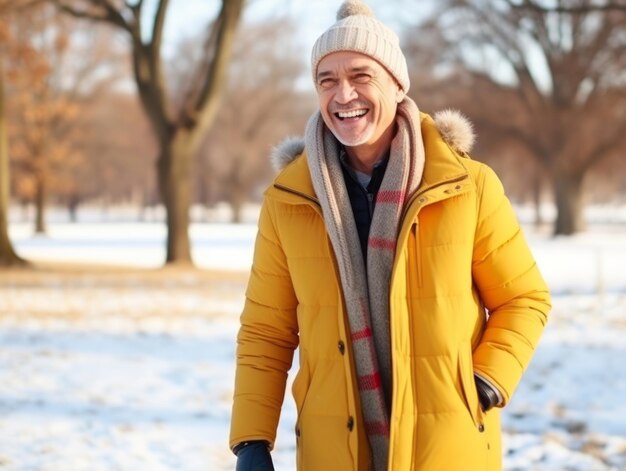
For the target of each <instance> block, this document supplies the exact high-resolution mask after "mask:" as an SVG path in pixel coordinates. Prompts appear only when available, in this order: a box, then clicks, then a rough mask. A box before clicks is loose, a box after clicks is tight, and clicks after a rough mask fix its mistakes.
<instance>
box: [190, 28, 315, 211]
mask: <svg viewBox="0 0 626 471" xmlns="http://www.w3.org/2000/svg"><path fill="white" fill-rule="evenodd" d="M294 34H295V26H294V25H293V24H292V23H290V22H289V21H288V20H282V19H281V20H267V21H265V22H263V23H259V24H249V25H247V26H246V28H245V29H243V28H242V29H241V30H240V32H239V34H238V37H237V43H236V46H235V49H234V51H233V57H232V62H231V77H232V79H231V80H230V81H229V84H228V87H227V90H226V93H225V95H224V100H223V103H224V106H223V107H222V108H221V110H220V120H219V122H217V123H216V124H215V126H214V128H213V130H212V131H211V133H210V134H209V135H208V136H207V141H210V142H211V145H210V146H206V151H205V153H204V155H202V157H203V158H204V159H206V160H207V162H206V167H208V169H209V173H211V174H212V175H213V176H217V180H218V181H219V190H220V191H221V193H222V195H223V196H224V197H225V198H226V199H227V200H228V202H229V203H230V206H231V208H232V214H233V222H241V210H242V206H243V204H244V203H245V202H247V201H249V200H250V199H251V198H252V197H253V192H254V191H255V189H257V190H258V187H259V186H260V185H262V186H265V185H266V184H267V181H268V180H269V178H270V176H271V174H272V169H271V165H270V161H269V158H268V155H269V153H270V150H271V147H272V146H273V145H276V144H277V142H278V141H279V140H280V139H282V138H284V137H285V136H288V135H290V134H294V133H300V132H302V131H301V130H302V128H303V127H304V125H305V123H306V119H307V117H308V115H309V114H310V108H311V106H312V100H310V99H309V97H307V96H306V95H305V94H304V93H303V92H300V91H298V90H297V87H296V82H297V80H298V78H299V77H301V76H302V73H303V71H304V63H303V62H302V61H301V60H300V57H301V55H300V54H299V52H300V51H298V50H297V49H296V48H295V47H290V46H289V44H290V40H289V39H290V38H293V37H294ZM258 38H263V41H259V40H258Z"/></svg>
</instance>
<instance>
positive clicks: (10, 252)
mask: <svg viewBox="0 0 626 471" xmlns="http://www.w3.org/2000/svg"><path fill="white" fill-rule="evenodd" d="M9 184H10V180H9V150H8V144H7V133H6V123H5V121H4V69H3V67H2V56H0V266H9V265H23V264H25V263H26V262H25V261H24V260H23V259H21V258H20V257H19V256H18V255H17V254H16V253H15V249H14V248H13V244H12V243H11V239H9V217H8V213H9V195H10V191H9Z"/></svg>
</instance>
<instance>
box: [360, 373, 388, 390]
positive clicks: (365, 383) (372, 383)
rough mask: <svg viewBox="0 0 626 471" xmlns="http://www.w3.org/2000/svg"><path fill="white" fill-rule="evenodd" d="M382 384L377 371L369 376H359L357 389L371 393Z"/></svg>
mask: <svg viewBox="0 0 626 471" xmlns="http://www.w3.org/2000/svg"><path fill="white" fill-rule="evenodd" d="M381 384H382V381H381V379H380V373H379V372H378V371H377V372H376V373H374V374H371V375H365V376H359V389H361V390H362V391H371V390H373V389H377V388H379V387H380V385H381Z"/></svg>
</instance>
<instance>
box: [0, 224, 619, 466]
mask: <svg viewBox="0 0 626 471" xmlns="http://www.w3.org/2000/svg"><path fill="white" fill-rule="evenodd" d="M620 228H621V229H620ZM526 232H527V235H528V239H529V242H530V244H531V248H532V250H533V253H534V254H535V256H536V258H537V261H538V264H539V265H540V267H541V269H542V272H543V273H544V275H545V277H546V279H547V281H548V283H549V285H550V286H551V289H552V291H553V294H554V299H553V301H554V309H553V312H552V314H551V319H550V323H549V324H548V327H547V329H546V332H545V334H544V337H543V339H542V341H541V344H540V346H539V348H538V350H537V352H536V355H535V357H534V359H533V361H532V363H531V366H530V368H529V370H528V371H527V373H526V375H525V376H524V379H523V381H522V383H521V385H520V387H519V389H518V391H517V392H516V394H515V396H514V397H513V400H512V402H511V404H510V405H509V406H508V407H507V408H506V409H505V411H504V413H503V427H504V430H505V434H504V464H505V469H507V470H509V471H513V470H515V471H522V470H539V471H543V470H545V471H548V470H572V471H594V470H598V471H605V470H606V471H608V470H615V471H617V470H624V469H626V399H624V398H626V369H625V368H624V366H623V363H624V361H625V360H626V230H625V229H624V228H623V226H618V227H614V226H612V227H611V228H608V229H607V228H601V229H597V228H592V229H591V230H590V231H589V232H587V233H584V234H581V235H580V236H576V237H572V238H556V239H553V238H549V237H546V236H545V235H542V234H537V233H534V232H532V231H531V230H530V229H527V231H526ZM190 234H191V237H192V240H193V246H194V251H193V255H194V259H195V261H196V264H197V265H198V266H199V267H201V268H206V269H210V270H212V271H208V270H182V269H155V268H156V267H159V266H160V265H161V264H162V260H163V258H164V252H163V241H164V237H165V232H164V228H163V226H162V224H159V223H157V222H144V223H134V222H130V221H126V222H124V221H106V222H97V221H91V222H86V223H81V224H70V223H67V222H63V221H57V222H53V223H51V225H50V228H49V235H48V236H47V237H40V236H37V237H34V236H32V234H31V228H30V226H29V225H27V224H25V223H15V224H13V225H12V228H11V235H12V237H13V240H14V242H15V244H16V247H17V249H18V251H19V253H20V254H22V255H23V256H25V257H28V258H30V259H32V260H36V261H38V262H40V263H41V264H40V266H39V267H38V268H37V269H35V270H27V271H23V270H18V271H4V272H0V385H1V386H0V470H3V471H4V470H7V471H9V470H10V471H14V470H15V471H16V470H20V471H22V470H45V471H53V470H59V471H61V470H62V471H66V470H71V471H82V470H90V471H99V470H103V471H104V470H107V471H109V470H124V471H126V470H133V471H134V470H136V469H146V470H155V471H160V470H185V471H187V470H189V471H196V470H198V471H199V470H210V471H212V470H216V471H221V470H232V469H234V463H235V461H234V458H233V456H232V455H231V453H230V452H229V450H228V443H227V442H228V427H229V415H230V407H231V398H232V386H233V375H234V349H235V336H236V332H237V328H238V316H239V313H240V310H241V307H242V304H243V299H244V294H243V293H244V289H245V281H246V277H247V273H246V272H247V270H248V269H249V267H250V263H251V257H252V248H253V244H254V238H255V234H256V227H255V225H254V224H253V223H249V224H244V225H237V226H235V225H228V224H194V225H193V226H192V227H191V231H190ZM59 262H63V264H64V265H60V264H59ZM68 263H70V264H71V265H66V264H68ZM83 263H84V264H90V265H81V264H83ZM93 264H98V266H94V265H93ZM120 267H125V268H120ZM215 270H219V271H215ZM290 380H291V378H290ZM288 390H289V389H288ZM294 422H295V411H294V407H293V401H292V400H291V396H290V394H289V393H288V394H287V399H286V401H285V407H284V413H283V417H282V420H281V424H280V427H279V435H278V440H277V445H276V450H275V451H274V452H273V457H274V462H275V466H276V469H277V470H279V471H282V470H285V471H288V470H294V469H295V466H294V454H295V441H294V437H293V426H294Z"/></svg>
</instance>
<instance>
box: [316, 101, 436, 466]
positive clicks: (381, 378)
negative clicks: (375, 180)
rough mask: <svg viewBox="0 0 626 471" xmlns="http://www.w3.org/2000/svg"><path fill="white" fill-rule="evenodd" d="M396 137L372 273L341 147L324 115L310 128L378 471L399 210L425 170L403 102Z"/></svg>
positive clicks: (372, 245)
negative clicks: (341, 162)
mask: <svg viewBox="0 0 626 471" xmlns="http://www.w3.org/2000/svg"><path fill="white" fill-rule="evenodd" d="M396 124H397V134H396V136H395V137H394V139H393V141H392V143H391V149H390V155H389V163H388V164H387V169H386V171H385V176H384V178H383V181H382V184H381V187H380V189H379V191H378V194H377V196H376V206H375V211H374V215H373V218H372V225H371V227H370V232H369V239H368V250H367V270H366V269H365V268H366V267H365V263H364V261H363V256H362V253H361V248H360V243H359V236H358V232H357V229H356V224H355V222H354V216H353V214H352V207H351V205H350V199H349V197H348V193H347V190H346V187H345V183H344V178H343V174H342V170H341V164H340V162H339V143H338V141H337V140H336V139H335V137H334V136H333V134H332V133H331V132H330V131H329V130H328V128H327V127H326V126H325V125H324V121H323V120H322V117H321V115H320V113H319V112H318V113H316V114H315V115H313V117H311V119H310V120H309V123H308V124H307V128H306V135H305V147H306V151H307V159H308V165H309V169H310V172H311V178H312V181H313V187H314V189H315V193H316V194H317V197H318V198H319V200H320V204H321V206H322V212H323V215H324V222H325V224H326V229H327V231H328V234H329V236H330V240H331V244H332V247H333V251H334V253H335V257H336V259H337V263H338V266H339V274H340V278H341V284H342V290H343V297H344V301H345V305H346V309H347V315H348V321H349V325H350V335H351V341H352V347H353V351H354V362H355V365H356V373H357V376H358V385H359V393H360V394H359V395H360V400H361V410H362V413H363V420H364V422H365V423H364V426H365V430H366V433H367V437H368V440H369V443H370V447H371V450H372V457H373V469H374V470H375V471H383V470H386V469H387V462H388V459H389V410H390V407H391V387H392V386H391V378H392V368H391V348H390V331H389V283H390V278H391V269H392V266H393V260H394V256H395V250H396V242H397V236H398V230H399V225H400V216H401V214H402V210H403V208H404V206H405V205H406V203H407V201H408V200H409V198H410V196H411V195H412V194H413V193H414V192H415V190H416V189H417V187H418V185H419V183H420V181H421V178H422V171H423V169H424V145H423V142H422V135H421V130H420V114H419V110H418V108H417V105H416V104H415V102H414V101H413V100H411V99H410V98H408V97H406V98H405V99H404V100H403V101H402V103H400V104H399V105H398V110H397V113H396Z"/></svg>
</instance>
